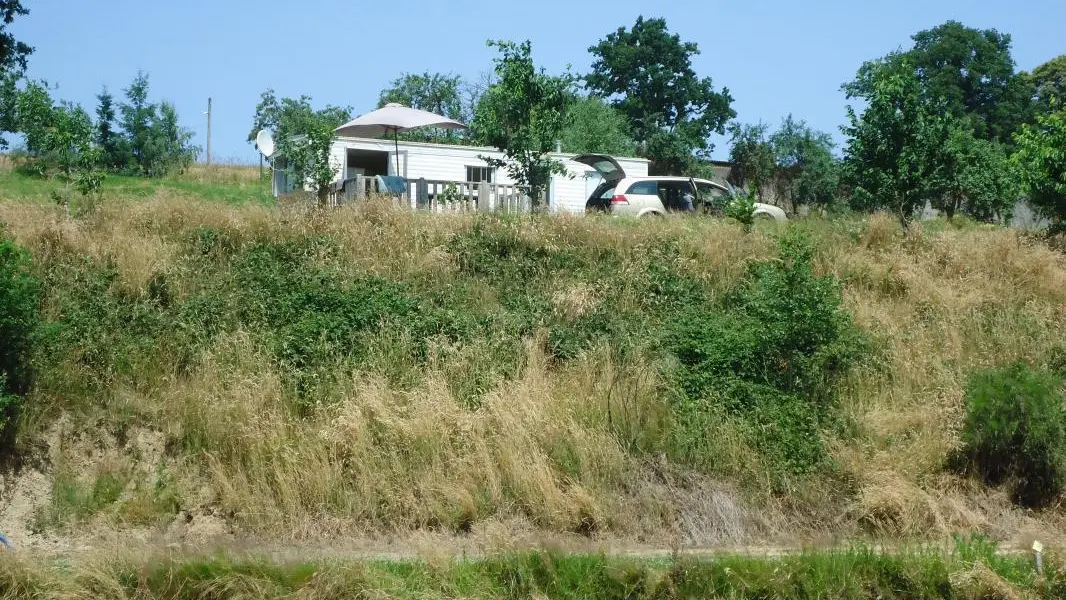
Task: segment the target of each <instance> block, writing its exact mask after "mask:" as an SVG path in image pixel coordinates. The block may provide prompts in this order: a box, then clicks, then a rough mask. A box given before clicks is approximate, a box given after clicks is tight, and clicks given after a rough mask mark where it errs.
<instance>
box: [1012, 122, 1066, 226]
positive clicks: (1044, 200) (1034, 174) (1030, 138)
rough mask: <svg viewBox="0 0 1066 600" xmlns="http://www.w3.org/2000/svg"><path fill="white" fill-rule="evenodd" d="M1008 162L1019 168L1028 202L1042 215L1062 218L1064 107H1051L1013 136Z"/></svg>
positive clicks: (1065, 209)
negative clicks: (1010, 158) (1013, 147)
mask: <svg viewBox="0 0 1066 600" xmlns="http://www.w3.org/2000/svg"><path fill="white" fill-rule="evenodd" d="M1015 142H1016V144H1017V152H1016V153H1015V154H1014V156H1013V158H1012V161H1013V162H1014V164H1015V165H1016V166H1017V167H1018V168H1019V170H1020V173H1021V178H1022V183H1023V185H1024V187H1025V189H1026V191H1027V192H1028V193H1029V196H1030V200H1031V201H1032V202H1033V204H1034V205H1036V206H1037V207H1038V208H1039V209H1040V210H1041V211H1042V212H1043V213H1044V214H1045V215H1047V216H1049V217H1052V218H1054V219H1056V221H1058V223H1059V226H1060V227H1061V223H1062V221H1063V220H1064V219H1066V104H1055V105H1053V106H1052V110H1051V111H1050V112H1048V113H1047V114H1037V115H1036V119H1035V123H1033V124H1031V125H1024V126H1023V127H1022V128H1021V130H1020V131H1019V132H1018V134H1017V135H1016V136H1015Z"/></svg>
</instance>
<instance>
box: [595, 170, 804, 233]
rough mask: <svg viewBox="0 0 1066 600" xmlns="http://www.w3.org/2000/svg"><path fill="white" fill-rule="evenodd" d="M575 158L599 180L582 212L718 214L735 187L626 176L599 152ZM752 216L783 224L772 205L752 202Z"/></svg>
mask: <svg viewBox="0 0 1066 600" xmlns="http://www.w3.org/2000/svg"><path fill="white" fill-rule="evenodd" d="M574 160H575V161H577V162H580V163H583V164H586V165H588V166H590V167H592V168H593V169H595V170H596V171H597V172H598V173H599V174H600V176H602V177H603V183H602V184H600V186H599V187H597V188H596V190H595V191H594V192H592V195H591V196H589V198H588V201H587V202H586V204H585V211H586V212H606V213H610V214H612V215H616V216H627V217H637V218H640V217H657V216H658V217H661V216H666V214H667V213H671V212H699V213H704V214H712V215H721V214H722V212H723V211H724V209H725V207H726V205H727V204H728V203H729V202H730V201H731V200H732V199H733V198H734V197H735V196H736V190H734V189H733V188H732V187H731V186H730V187H727V186H724V185H721V184H719V183H715V182H713V181H708V180H706V179H696V178H693V177H667V176H651V177H626V173H625V171H624V170H623V169H622V167H621V166H620V165H619V164H618V162H617V161H616V160H614V159H613V158H611V157H610V156H606V155H603V154H586V155H583V156H578V157H575V158H574ZM755 216H756V217H757V218H763V219H769V220H773V221H777V222H779V223H783V222H785V221H787V220H788V217H786V216H785V211H783V210H781V209H780V208H778V207H776V206H773V205H772V204H762V203H759V202H757V203H756V204H755Z"/></svg>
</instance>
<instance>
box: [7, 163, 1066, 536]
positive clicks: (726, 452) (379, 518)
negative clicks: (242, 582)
mask: <svg viewBox="0 0 1066 600" xmlns="http://www.w3.org/2000/svg"><path fill="white" fill-rule="evenodd" d="M231 171H232V172H231ZM245 171H246V170H225V169H220V170H215V171H206V170H205V171H203V172H201V173H199V174H198V175H195V176H198V177H201V178H205V179H209V180H211V181H227V180H228V178H241V177H246V176H247V173H246V172H245ZM470 221H471V217H467V216H449V215H440V216H434V217H429V216H424V215H411V214H408V213H404V212H397V211H395V210H392V209H391V208H389V207H388V206H385V205H384V204H379V203H371V204H369V205H366V206H362V207H347V208H343V209H339V210H336V211H330V212H320V211H315V210H310V209H308V208H306V207H301V206H279V207H263V206H256V205H241V206H225V205H220V204H216V203H207V202H196V201H191V200H189V199H188V198H186V197H183V196H178V195H168V194H167V193H165V192H161V193H159V194H157V195H156V196H155V197H153V198H151V199H149V200H142V201H132V200H128V201H126V200H121V199H120V200H116V201H113V202H109V203H106V204H105V205H104V206H103V207H102V208H101V209H100V210H99V212H97V213H96V214H94V215H92V216H90V217H87V218H84V219H71V218H69V217H68V216H67V215H66V214H65V213H63V212H61V211H60V210H59V209H56V208H52V207H47V206H42V205H37V204H15V203H0V222H4V223H7V226H8V231H9V232H10V234H11V235H13V236H14V237H15V239H16V240H17V241H18V242H19V243H21V244H23V245H25V246H26V247H28V248H30V249H31V251H32V252H33V254H34V255H36V256H39V257H46V256H47V255H48V253H54V252H70V253H75V254H77V255H82V256H87V257H91V258H92V259H93V260H94V261H97V262H110V263H113V264H114V265H115V268H116V269H117V271H118V273H119V282H118V285H120V286H121V289H122V291H123V292H124V293H128V294H143V293H145V290H146V286H147V285H148V282H149V281H151V279H152V277H153V276H155V275H156V274H158V273H177V272H179V271H180V270H181V269H184V268H186V267H184V266H183V264H184V263H183V262H182V261H181V260H180V257H178V256H177V254H176V248H177V244H178V242H179V241H180V236H181V235H184V233H185V232H188V231H190V230H192V229H194V228H197V227H205V226H208V227H212V228H215V229H218V230H222V231H225V232H227V233H228V234H229V235H231V236H232V237H234V238H235V239H237V240H246V241H247V240H252V239H264V238H266V239H274V240H286V239H293V238H296V237H300V236H306V235H329V236H331V237H333V238H334V239H337V240H339V247H340V248H341V251H340V253H339V254H333V255H329V256H323V257H320V260H321V262H322V264H323V266H324V267H325V268H328V269H331V270H332V271H335V272H336V273H338V274H340V275H341V276H342V277H349V276H351V277H354V276H356V275H357V274H365V273H370V274H375V275H379V276H382V277H386V278H396V277H400V276H404V277H412V276H417V277H418V278H421V279H424V280H426V281H440V282H447V281H448V280H449V279H451V278H453V277H454V276H455V270H456V264H455V257H454V256H452V255H451V254H450V253H449V251H448V249H447V241H448V240H449V239H450V237H451V236H453V235H454V234H456V233H457V232H460V231H464V230H466V229H467V228H468V227H469V226H470ZM508 226H509V227H512V228H514V230H515V233H516V235H518V236H519V237H521V238H523V239H528V240H531V241H534V242H535V243H536V244H538V245H543V246H546V247H559V246H567V247H609V246H610V247H618V248H624V249H627V250H629V251H630V252H629V254H627V256H639V255H640V251H641V249H642V248H652V247H654V246H656V245H658V244H662V243H666V242H668V241H669V242H675V243H678V244H679V245H680V247H681V249H682V252H681V256H682V259H681V260H684V261H686V263H687V268H688V269H689V270H690V271H692V272H695V273H697V274H698V275H699V276H701V277H703V278H704V279H706V280H707V281H709V282H712V283H713V284H714V285H716V286H717V287H719V288H722V289H724V288H725V287H727V286H728V284H729V283H730V282H732V281H735V280H736V279H737V278H739V277H741V276H742V274H743V273H744V270H745V268H746V264H747V263H749V262H750V261H752V260H755V259H761V258H766V257H769V256H772V255H773V252H774V235H775V230H773V229H761V230H759V231H757V232H756V233H755V234H752V235H745V234H744V233H743V232H742V231H741V230H740V229H739V228H737V227H733V226H731V225H729V224H727V223H723V222H717V221H714V222H700V221H695V220H690V219H666V220H664V221H663V222H661V223H656V224H653V225H650V226H644V224H641V226H639V227H638V226H636V225H634V224H631V223H616V222H612V221H608V220H601V219H586V218H557V219H537V220H529V219H524V220H515V221H513V222H510V223H509V224H508ZM797 226H800V227H807V228H809V229H811V230H812V231H813V232H814V235H815V238H816V241H817V245H818V257H817V262H818V268H819V269H820V270H822V271H824V272H829V273H833V274H834V275H836V276H837V277H838V278H839V279H840V280H841V281H842V282H843V288H844V298H845V303H846V307H847V309H848V310H849V311H850V312H851V313H852V314H853V315H854V316H855V318H856V320H857V322H858V323H859V325H860V326H861V327H863V328H864V329H865V330H867V331H868V332H870V334H871V336H872V338H873V340H874V343H873V347H874V351H875V352H877V356H876V358H875V359H874V360H873V361H871V363H870V364H869V365H867V366H865V367H863V368H862V369H860V370H859V371H858V372H856V373H854V374H853V375H852V376H851V377H850V378H849V380H848V382H847V383H846V385H845V387H844V389H843V390H842V397H843V402H844V407H845V410H846V411H847V412H848V414H849V415H850V416H851V417H852V418H853V419H854V421H855V422H856V423H857V424H858V428H859V434H858V436H857V438H855V439H854V440H847V441H844V442H841V443H839V444H837V445H836V446H835V450H834V455H835V458H836V459H837V461H838V462H839V464H840V465H841V468H842V469H843V471H844V472H845V473H846V474H847V476H848V477H850V478H852V480H853V482H854V486H855V489H856V491H855V494H854V497H853V498H852V499H851V501H850V502H851V504H852V506H851V510H850V511H848V513H847V514H846V515H843V516H839V517H838V518H837V520H836V521H834V522H829V523H824V524H823V525H822V526H823V527H824V528H825V529H832V530H835V531H838V532H843V533H844V534H849V533H852V532H854V531H855V530H856V529H861V528H865V529H867V530H871V531H873V532H875V533H877V534H880V535H889V536H902V537H922V536H930V535H934V536H936V535H944V534H948V533H952V532H960V531H970V530H981V531H990V532H999V531H1002V528H1001V526H998V525H997V523H1002V522H1003V521H1004V519H1005V518H1006V519H1016V518H1020V517H1018V516H1017V513H1016V512H1012V511H1013V509H1012V508H1011V507H1010V506H1009V503H1008V502H1007V501H1006V499H1005V498H1003V497H1001V496H1000V495H996V494H994V493H988V492H987V490H983V489H981V488H980V486H977V485H976V484H973V483H971V482H966V481H961V480H959V479H958V478H957V477H955V476H952V475H948V474H946V473H945V468H944V465H945V463H946V461H947V459H948V457H949V456H950V453H951V452H952V451H953V450H954V449H956V448H957V447H958V443H959V441H958V429H959V426H960V423H961V419H962V408H963V407H962V398H963V391H962V390H963V387H964V385H965V381H966V378H967V376H968V374H969V373H971V372H973V371H974V370H975V369H979V368H983V367H987V366H991V365H994V364H998V363H1001V362H1004V361H1011V360H1014V359H1028V360H1031V361H1035V362H1041V361H1043V360H1044V359H1045V357H1046V356H1048V354H1049V352H1050V351H1051V349H1052V348H1053V347H1054V346H1055V345H1056V344H1062V343H1063V336H1062V332H1063V331H1064V330H1066V329H1064V326H1066V258H1064V256H1063V254H1062V253H1059V252H1056V251H1054V250H1052V249H1049V248H1048V247H1047V246H1045V245H1044V244H1042V243H1041V242H1038V241H1033V240H1031V239H1028V238H1026V237H1025V236H1024V235H1023V234H1021V233H1019V232H1016V231H1012V230H1005V229H990V228H989V229H986V228H971V229H961V230H947V231H941V232H930V231H926V230H923V229H921V228H915V229H913V230H912V231H910V232H908V234H907V235H904V234H903V232H902V231H900V230H899V227H898V225H897V224H896V222H895V221H894V220H893V219H892V218H891V217H888V216H884V215H874V216H873V217H870V218H869V219H866V220H865V221H863V222H861V223H857V222H855V221H849V222H848V223H845V224H834V223H825V222H820V221H811V222H809V223H801V224H799V225H797ZM849 227H850V229H849ZM179 279H181V280H185V281H192V280H194V279H195V277H194V274H189V273H184V275H183V277H182V278H179ZM609 292H610V293H611V294H612V296H611V301H612V302H616V303H619V304H624V303H626V302H627V301H632V294H634V293H636V292H635V291H634V290H629V289H618V290H610V291H609ZM178 293H179V294H180V293H181V291H180V290H178ZM605 293H607V291H605V290H600V289H597V288H595V287H594V286H590V285H589V284H587V283H585V282H581V281H571V280H567V279H566V278H564V277H561V278H560V280H559V282H558V288H557V291H556V293H555V295H554V296H553V298H552V299H553V302H554V304H555V307H556V310H557V311H559V312H560V313H561V314H564V315H569V316H571V317H577V316H579V315H581V314H583V312H584V311H586V310H588V309H589V307H590V306H591V305H592V304H594V303H595V302H596V301H597V298H598V297H599V296H602V295H603V294H605ZM478 301H479V300H478V298H477V297H472V298H471V302H478ZM484 301H488V300H484ZM446 368H458V367H456V363H449V364H447V365H437V366H434V365H432V364H431V366H430V369H429V371H428V373H427V376H426V378H425V380H424V381H422V382H421V383H419V384H418V385H417V386H415V387H414V388H412V389H399V388H394V387H390V386H389V385H388V384H386V383H385V382H384V380H382V379H381V378H380V377H378V376H376V375H375V374H371V373H359V372H350V373H340V374H338V381H339V382H340V383H339V388H338V389H339V394H340V400H339V401H338V402H335V403H332V404H331V405H330V406H328V407H321V408H320V409H319V410H316V411H315V412H314V413H313V415H312V417H311V418H304V417H299V416H297V415H295V414H294V413H293V409H292V407H291V404H290V403H287V402H286V401H285V399H284V390H283V386H282V383H281V381H280V374H279V372H278V370H277V366H276V365H275V364H273V362H272V360H271V359H270V358H269V357H268V356H266V355H264V354H263V353H262V351H261V349H260V348H258V347H257V346H256V345H255V344H253V343H252V342H251V341H250V339H249V336H248V335H247V334H246V332H237V333H235V334H229V335H226V336H223V337H220V338H219V339H217V340H215V341H214V342H213V343H212V345H211V346H210V347H209V348H207V349H206V350H205V351H204V352H203V354H202V355H201V356H200V357H199V358H198V362H197V364H196V366H195V368H194V369H192V371H191V373H190V374H188V375H180V374H178V372H177V371H176V370H174V369H171V368H168V367H167V366H166V365H163V366H161V367H160V369H161V373H163V376H162V378H161V379H160V380H159V381H158V382H157V383H156V384H154V385H152V386H150V387H149V388H148V389H143V390H135V391H132V390H124V391H123V393H122V394H121V398H122V410H133V411H134V412H135V413H137V414H139V415H143V416H144V417H145V418H147V419H148V421H147V423H146V426H148V427H150V428H151V429H154V430H157V431H162V432H164V433H166V434H167V435H169V436H172V437H175V438H180V437H183V436H187V434H188V433H189V432H190V431H193V432H195V437H197V438H198V439H200V440H202V443H203V447H204V448H205V450H204V452H203V453H202V454H201V455H196V456H187V457H184V459H183V464H181V465H180V471H179V472H180V473H182V476H183V477H187V478H188V479H187V481H184V482H183V484H182V485H183V487H184V489H185V490H186V491H187V493H189V494H192V493H193V492H192V491H191V490H195V489H197V488H198V486H200V485H201V484H206V485H208V486H209V487H210V489H211V490H212V491H213V493H214V500H213V502H217V504H218V506H220V507H222V508H223V509H224V510H225V511H228V512H229V513H231V514H232V515H233V518H234V520H235V521H236V522H237V523H239V525H240V526H241V527H244V528H246V529H248V530H250V531H255V532H261V533H273V534H278V533H283V534H284V535H289V536H294V537H309V536H315V535H342V534H348V533H353V532H360V533H374V532H383V531H397V530H404V529H410V528H418V527H438V528H442V529H445V530H452V531H460V532H461V531H467V530H469V529H470V528H471V526H473V525H474V524H476V523H479V522H483V521H485V520H488V519H500V520H504V519H509V518H521V519H526V520H528V521H529V522H532V523H533V524H534V525H535V526H536V527H540V528H543V529H546V530H551V531H574V532H582V533H588V532H591V531H610V532H614V533H616V534H618V535H628V534H646V535H647V534H654V533H655V532H660V533H663V532H665V533H663V534H664V535H680V536H681V537H686V536H687V539H690V540H692V541H693V542H694V543H715V542H716V541H721V540H729V541H738V540H742V539H751V538H753V537H757V536H764V535H769V536H774V535H776V536H788V535H792V533H791V532H789V531H788V529H789V527H790V525H794V526H795V527H796V528H797V529H796V530H797V531H802V528H803V527H807V528H808V531H810V530H811V529H810V528H811V526H812V523H811V520H815V519H821V518H824V515H815V516H814V517H812V518H811V519H808V521H806V522H804V521H803V520H802V518H801V517H800V516H797V515H802V514H806V515H812V514H814V513H816V512H817V511H816V510H814V509H812V508H811V507H803V508H801V509H796V508H795V507H794V506H792V503H790V502H788V501H782V500H781V499H768V498H762V499H761V500H752V501H751V502H745V501H743V500H739V499H738V497H737V496H736V495H735V494H733V492H731V491H730V490H732V489H735V488H737V487H745V486H747V485H748V484H750V481H748V480H749V479H751V478H753V477H758V474H759V473H760V469H759V467H758V459H757V457H755V456H754V455H753V451H752V449H751V448H748V447H746V446H745V445H744V443H743V441H742V440H741V439H740V437H739V436H738V435H736V434H735V433H734V432H732V431H731V429H730V425H729V423H722V424H721V426H720V428H719V429H718V430H716V431H712V432H708V435H709V436H713V437H714V438H715V439H716V440H718V441H719V448H720V452H721V455H722V458H721V461H720V465H719V467H718V469H717V472H716V473H715V475H716V476H717V477H718V478H719V480H718V481H712V480H709V479H700V478H696V477H693V476H689V475H685V476H681V477H679V478H675V479H671V478H670V477H671V476H670V475H663V474H662V473H660V472H659V470H658V467H656V466H655V464H654V460H652V459H649V458H647V457H638V455H637V454H636V453H634V452H632V451H631V450H632V449H633V448H636V447H640V446H641V444H642V440H644V439H648V438H655V436H657V435H660V434H661V431H662V429H663V428H664V427H665V424H664V423H665V420H666V418H667V413H668V411H669V407H668V406H666V404H665V402H664V400H663V399H662V398H661V397H659V396H658V395H657V393H656V390H657V389H659V384H660V383H661V382H659V381H658V380H657V377H658V374H657V373H656V372H654V370H653V369H644V368H642V367H641V365H640V364H639V362H634V361H632V360H630V361H629V362H619V360H618V359H617V358H616V357H614V355H613V354H612V352H611V349H610V348H599V349H597V350H595V351H592V352H589V353H587V354H586V355H585V356H584V357H583V358H582V359H581V360H579V361H577V362H575V363H574V364H572V365H570V366H568V367H566V368H562V369H553V368H549V367H548V365H547V364H546V362H545V358H544V356H543V353H542V350H541V346H540V345H539V344H538V343H536V340H529V341H528V351H527V353H526V357H525V361H524V365H523V366H522V368H521V369H520V372H519V374H518V375H517V376H516V377H514V378H512V379H510V380H505V381H501V382H498V383H497V384H496V385H495V386H494V388H493V389H492V390H491V391H490V392H489V393H488V394H487V395H486V397H485V400H484V403H483V405H482V406H480V407H479V408H478V409H477V410H470V409H469V407H467V406H465V405H463V403H462V402H461V401H460V400H459V399H457V398H456V397H455V396H454V394H453V393H452V392H451V391H450V390H449V388H448V386H447V385H445V384H444V383H443V378H442V377H441V376H440V372H439V371H435V369H446ZM113 408H114V406H113V407H112V409H113ZM561 449H562V450H565V452H567V453H568V454H569V456H567V457H566V458H565V460H566V461H569V463H570V464H573V465H574V467H573V469H571V470H568V471H566V472H561V471H560V470H559V469H558V468H556V466H555V465H557V464H558V462H559V460H560V457H559V456H558V453H559V452H560V451H561ZM664 481H665V482H666V483H663V482H664ZM671 482H672V483H671ZM723 494H724V495H725V496H723ZM753 502H754V504H753ZM760 511H762V512H766V511H769V512H770V513H771V514H769V515H758V513H759V512H760ZM775 511H776V512H775ZM1004 515H1008V516H1007V517H1005V516H1004ZM1010 515H1013V516H1010ZM700 519H703V520H705V521H707V523H704V524H702V525H698V526H697V525H692V523H693V522H695V521H699V520H700ZM731 519H732V520H735V521H737V522H740V523H742V526H740V527H737V526H735V523H734V524H730V523H728V521H729V520H731ZM1040 522H1042V523H1049V524H1050V523H1055V522H1057V521H1056V520H1055V518H1054V517H1053V516H1051V517H1048V518H1047V520H1046V521H1040ZM1048 526H1049V527H1051V526H1053V525H1048ZM701 527H702V528H703V529H700V528H701ZM685 531H688V532H689V533H687V534H686V533H684V532H685ZM679 532H680V533H679ZM692 532H695V533H692ZM800 535H802V533H801V534H800Z"/></svg>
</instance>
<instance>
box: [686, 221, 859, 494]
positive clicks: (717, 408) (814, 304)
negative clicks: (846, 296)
mask: <svg viewBox="0 0 1066 600" xmlns="http://www.w3.org/2000/svg"><path fill="white" fill-rule="evenodd" d="M812 260H813V248H812V247H811V245H810V241H809V240H806V239H804V238H803V237H799V236H793V237H787V238H785V239H783V240H782V241H781V242H780V250H779V255H778V257H777V258H776V259H775V260H773V261H769V262H763V263H754V264H752V265H751V266H750V267H749V269H750V270H749V273H748V275H747V277H746V278H745V279H744V280H743V281H742V283H741V284H740V285H739V286H737V287H736V288H735V289H733V290H730V291H728V292H727V293H726V294H725V297H724V301H723V302H722V303H721V306H720V307H713V306H711V305H709V304H708V303H706V301H704V302H701V301H700V300H701V298H700V296H696V297H694V298H689V297H684V296H682V297H680V298H670V299H669V301H670V302H677V303H678V304H679V305H680V306H682V307H683V309H682V310H681V311H680V312H679V313H678V314H677V316H675V317H673V318H672V319H671V320H670V322H669V323H668V325H667V327H668V329H669V335H668V347H669V348H670V349H671V350H672V351H673V353H674V354H675V355H676V357H677V359H678V361H679V362H680V365H681V369H680V374H679V381H678V383H679V384H680V386H681V388H682V389H683V390H684V391H685V398H684V400H682V401H681V404H680V406H679V408H678V412H679V414H680V419H679V420H680V423H681V424H680V425H679V428H678V431H677V437H678V440H679V443H680V444H681V449H682V451H683V452H685V453H686V454H688V455H691V456H692V458H693V459H695V460H696V461H698V462H705V463H707V464H713V463H714V460H715V458H716V457H715V456H714V455H713V450H712V452H711V454H710V455H709V456H708V455H706V453H705V449H707V448H708V445H709V446H710V448H712V449H714V446H715V445H714V444H713V443H710V444H709V442H710V440H709V439H708V431H709V430H710V428H709V427H708V422H710V421H713V420H714V419H719V418H721V417H722V411H723V410H724V412H725V414H727V415H730V416H732V417H735V418H737V419H739V421H740V422H741V423H742V429H743V431H744V435H745V437H746V438H747V440H746V441H747V442H748V443H749V444H751V445H752V446H753V447H756V448H758V449H759V450H760V454H762V457H763V460H765V461H766V463H767V465H768V466H769V468H770V469H771V472H772V475H773V476H774V477H775V478H776V481H778V482H780V481H784V480H786V478H787V476H788V475H802V474H808V473H811V472H812V471H814V470H815V469H817V468H818V467H820V466H824V464H825V462H826V461H827V459H828V456H827V453H826V451H825V449H824V447H823V445H822V431H824V430H826V429H827V428H828V427H829V426H830V425H831V421H832V420H835V419H838V418H839V413H838V411H837V406H836V394H837V389H838V385H839V382H840V379H841V378H842V377H843V376H845V375H846V374H847V373H848V371H849V369H850V368H851V366H852V364H853V363H854V361H855V359H856V358H857V357H858V355H859V350H860V348H861V345H860V344H861V342H860V340H859V338H858V333H857V331H855V330H854V327H853V325H852V322H851V318H850V317H849V316H848V315H847V313H846V312H844V310H843V309H842V307H841V298H840V292H839V288H838V285H837V283H836V281H834V280H833V278H832V277H819V276H816V275H815V274H814V272H813V264H812ZM697 289H698V288H697Z"/></svg>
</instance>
